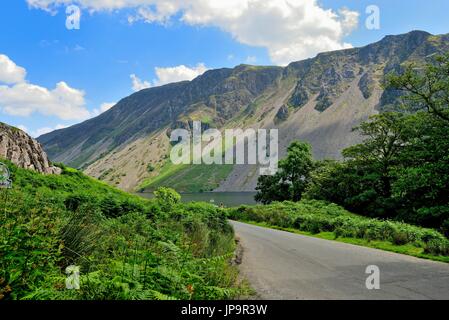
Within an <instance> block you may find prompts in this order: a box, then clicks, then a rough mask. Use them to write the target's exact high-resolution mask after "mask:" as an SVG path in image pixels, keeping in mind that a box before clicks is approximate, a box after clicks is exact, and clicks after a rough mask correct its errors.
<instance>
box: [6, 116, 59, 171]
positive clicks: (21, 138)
mask: <svg viewBox="0 0 449 320" xmlns="http://www.w3.org/2000/svg"><path fill="white" fill-rule="evenodd" d="M0 159H7V160H10V161H11V162H12V163H14V164H15V165H17V166H18V167H20V168H24V169H30V170H35V171H37V172H40V173H44V174H60V173H61V169H60V168H58V167H54V166H51V165H50V163H49V161H48V157H47V154H46V153H45V152H44V150H43V149H42V146H41V145H40V143H39V142H37V141H36V140H35V139H33V138H31V137H30V136H29V135H28V134H26V133H25V132H23V131H22V130H20V129H17V128H15V127H12V126H9V125H7V124H4V123H2V122H0Z"/></svg>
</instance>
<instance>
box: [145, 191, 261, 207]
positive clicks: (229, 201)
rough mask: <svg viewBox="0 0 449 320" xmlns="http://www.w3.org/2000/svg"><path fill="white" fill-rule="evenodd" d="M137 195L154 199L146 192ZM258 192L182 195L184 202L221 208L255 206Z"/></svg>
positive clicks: (151, 194)
mask: <svg viewBox="0 0 449 320" xmlns="http://www.w3.org/2000/svg"><path fill="white" fill-rule="evenodd" d="M137 195H139V196H141V197H144V198H148V199H152V198H154V195H153V193H149V192H144V193H137ZM255 195H256V192H201V193H181V201H182V202H208V203H212V204H215V205H217V206H219V205H220V204H223V205H225V206H226V207H237V206H240V205H242V204H246V205H254V204H256V201H255V200H254V196H255Z"/></svg>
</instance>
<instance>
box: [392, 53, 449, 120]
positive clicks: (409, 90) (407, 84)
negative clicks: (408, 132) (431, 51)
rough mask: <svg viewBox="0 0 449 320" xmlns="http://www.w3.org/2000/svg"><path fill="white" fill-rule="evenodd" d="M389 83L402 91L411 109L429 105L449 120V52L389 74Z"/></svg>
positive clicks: (432, 111)
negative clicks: (423, 64)
mask: <svg viewBox="0 0 449 320" xmlns="http://www.w3.org/2000/svg"><path fill="white" fill-rule="evenodd" d="M385 86H386V88H387V89H392V90H399V91H402V92H403V93H404V94H405V95H404V102H405V104H406V106H407V108H408V109H410V110H413V111H417V110H423V109H425V110H427V111H428V112H429V113H431V114H433V115H435V116H437V117H438V118H440V119H442V120H444V121H446V123H447V122H449V54H446V55H444V56H437V57H436V58H435V59H434V61H432V62H431V63H428V64H426V65H425V66H424V67H421V68H420V67H418V66H417V65H415V64H411V65H409V66H408V67H407V68H406V70H405V72H403V73H402V74H400V75H395V74H391V75H389V76H388V77H387V81H386V83H385Z"/></svg>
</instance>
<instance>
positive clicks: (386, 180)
mask: <svg viewBox="0 0 449 320" xmlns="http://www.w3.org/2000/svg"><path fill="white" fill-rule="evenodd" d="M405 118H406V115H404V114H401V113H396V112H386V113H383V114H380V115H375V116H372V117H371V118H370V121H367V122H364V123H362V124H361V125H360V126H358V127H357V128H355V129H354V130H356V131H358V132H359V133H360V134H361V135H362V137H365V138H366V139H365V141H364V142H363V143H361V144H358V145H355V146H352V147H349V148H347V149H345V150H343V156H344V157H345V158H347V159H349V160H350V161H353V162H354V165H356V166H361V167H365V168H368V167H369V168H370V170H369V171H371V172H372V173H374V174H376V176H377V177H376V179H378V181H379V184H378V187H377V188H376V189H377V191H378V193H379V195H381V196H382V197H384V198H388V197H390V196H391V183H392V181H391V180H392V177H391V169H392V167H393V166H395V165H396V164H397V163H398V155H399V154H400V152H401V150H402V149H403V147H404V145H405V144H406V137H405V134H404V130H405V129H404V126H403V122H404V119H405Z"/></svg>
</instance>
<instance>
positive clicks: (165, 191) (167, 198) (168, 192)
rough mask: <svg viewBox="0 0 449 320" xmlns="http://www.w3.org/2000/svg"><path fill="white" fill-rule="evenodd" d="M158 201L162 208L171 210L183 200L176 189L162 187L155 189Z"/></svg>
mask: <svg viewBox="0 0 449 320" xmlns="http://www.w3.org/2000/svg"><path fill="white" fill-rule="evenodd" d="M154 196H155V198H156V201H157V202H158V203H159V205H160V206H161V208H162V209H164V210H165V211H170V210H171V209H172V208H173V207H174V206H175V205H176V204H178V203H179V202H180V201H181V196H180V195H179V193H177V192H176V191H175V190H173V189H170V188H165V187H161V188H158V189H157V190H156V191H154Z"/></svg>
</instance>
